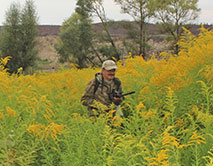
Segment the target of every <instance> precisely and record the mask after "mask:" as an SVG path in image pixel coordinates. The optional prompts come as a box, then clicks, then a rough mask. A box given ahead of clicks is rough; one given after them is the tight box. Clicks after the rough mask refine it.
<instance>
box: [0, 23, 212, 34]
mask: <svg viewBox="0 0 213 166" xmlns="http://www.w3.org/2000/svg"><path fill="white" fill-rule="evenodd" d="M123 22H124V21H117V22H113V23H111V26H110V30H109V31H110V33H111V35H112V36H113V37H124V36H125V35H126V30H125V29H124V28H123V27H122V23H123ZM133 24H134V23H133ZM204 27H205V28H207V29H213V25H204ZM1 28H2V26H0V31H1ZM60 28H61V26H60V25H38V35H39V36H58V35H59V33H60ZM93 29H94V31H95V32H97V31H102V30H103V28H102V25H101V23H96V24H93ZM199 29H200V25H191V27H190V28H189V30H190V31H191V32H192V33H193V34H195V35H197V34H198V33H199ZM147 33H148V34H149V35H151V36H155V35H157V34H159V33H160V30H159V27H158V26H157V25H156V24H147Z"/></svg>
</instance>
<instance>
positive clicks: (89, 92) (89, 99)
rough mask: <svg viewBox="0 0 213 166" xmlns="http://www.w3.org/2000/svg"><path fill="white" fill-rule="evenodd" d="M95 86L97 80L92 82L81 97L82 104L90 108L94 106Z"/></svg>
mask: <svg viewBox="0 0 213 166" xmlns="http://www.w3.org/2000/svg"><path fill="white" fill-rule="evenodd" d="M94 86H95V79H93V80H91V81H90V82H89V83H88V84H87V87H86V89H85V91H84V94H83V96H82V97H81V102H82V104H83V105H84V106H90V105H92V104H93V100H94V94H93V93H94Z"/></svg>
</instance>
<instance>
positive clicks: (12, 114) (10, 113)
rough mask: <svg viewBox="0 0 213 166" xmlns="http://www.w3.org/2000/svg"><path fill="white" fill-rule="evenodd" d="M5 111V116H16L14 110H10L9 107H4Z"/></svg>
mask: <svg viewBox="0 0 213 166" xmlns="http://www.w3.org/2000/svg"><path fill="white" fill-rule="evenodd" d="M6 111H7V116H8V117H10V116H13V117H16V112H15V111H14V110H12V109H11V108H10V107H6Z"/></svg>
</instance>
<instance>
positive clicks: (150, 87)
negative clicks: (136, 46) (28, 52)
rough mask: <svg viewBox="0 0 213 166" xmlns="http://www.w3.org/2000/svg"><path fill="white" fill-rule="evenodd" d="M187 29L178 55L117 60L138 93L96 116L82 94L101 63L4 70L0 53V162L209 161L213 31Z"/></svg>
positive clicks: (212, 161)
mask: <svg viewBox="0 0 213 166" xmlns="http://www.w3.org/2000/svg"><path fill="white" fill-rule="evenodd" d="M185 31H186V32H185V36H184V37H182V39H181V40H180V41H179V45H180V48H181V50H180V55H179V56H172V55H170V54H169V53H166V52H164V53H162V54H161V60H159V59H155V58H153V59H151V60H149V61H144V60H143V58H142V57H140V56H136V57H134V56H132V55H131V54H130V55H129V58H128V59H127V60H125V61H120V62H118V70H117V74H116V76H117V77H118V78H120V80H121V81H122V86H123V90H124V93H126V92H129V91H133V90H134V91H136V93H135V94H133V95H129V96H127V97H126V99H125V101H124V102H123V103H122V105H121V110H122V111H123V113H124V117H118V116H116V117H112V116H111V112H113V111H114V110H113V106H112V111H111V112H110V113H109V114H107V115H105V114H103V115H101V116H100V117H99V118H97V120H96V121H95V122H94V121H93V120H91V119H89V118H88V115H87V108H85V107H84V106H82V105H81V102H80V98H81V96H82V94H83V92H84V89H85V87H86V84H87V83H88V81H89V80H91V79H93V78H94V75H95V73H97V72H99V71H100V70H101V69H100V68H87V69H82V70H79V69H77V68H76V67H75V65H73V64H72V65H71V68H70V69H61V70H58V71H55V72H52V73H45V72H41V73H35V74H33V75H23V74H21V71H20V74H16V75H15V74H14V75H9V74H8V73H7V72H6V69H5V68H4V66H5V64H6V63H7V61H8V60H9V58H5V59H1V61H0V166H212V165H213V104H212V101H213V95H212V78H213V66H212V64H213V31H208V30H207V29H204V28H202V27H201V32H200V34H199V36H197V37H195V36H193V35H192V34H191V33H190V32H189V31H187V30H185ZM100 109H102V106H101V105H100ZM109 122H110V123H109Z"/></svg>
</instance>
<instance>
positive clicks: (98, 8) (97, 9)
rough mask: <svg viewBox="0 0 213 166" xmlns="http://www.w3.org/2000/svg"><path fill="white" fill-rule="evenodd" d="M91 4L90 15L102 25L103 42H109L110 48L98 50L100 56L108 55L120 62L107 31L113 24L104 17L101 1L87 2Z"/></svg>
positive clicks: (92, 0) (118, 53) (117, 51)
mask: <svg viewBox="0 0 213 166" xmlns="http://www.w3.org/2000/svg"><path fill="white" fill-rule="evenodd" d="M88 1H90V2H91V4H92V5H91V8H90V10H91V13H92V14H93V16H96V17H98V18H99V19H100V21H101V23H102V27H103V30H104V32H105V33H104V38H105V41H107V42H109V43H110V44H111V46H108V45H104V46H103V47H101V48H100V52H101V53H102V55H104V56H105V55H106V54H107V55H108V56H109V57H111V58H113V57H114V58H115V59H116V60H117V61H118V60H120V57H121V54H120V52H119V49H118V48H117V46H116V44H115V42H114V40H113V38H112V36H111V34H110V30H109V26H110V24H111V23H113V22H112V21H109V20H108V19H107V17H106V13H105V10H104V7H103V0H88Z"/></svg>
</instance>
